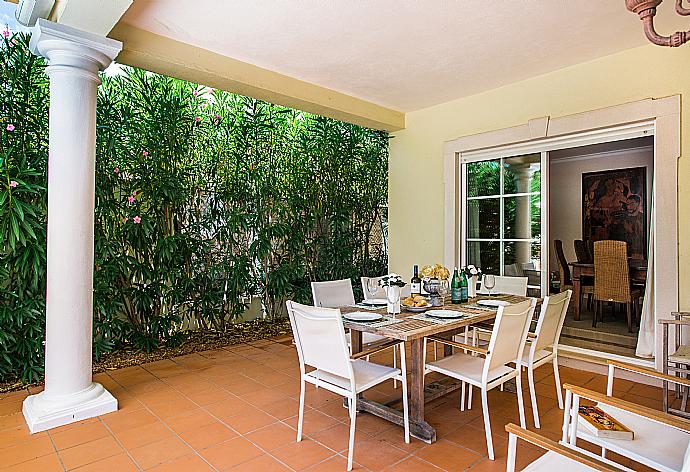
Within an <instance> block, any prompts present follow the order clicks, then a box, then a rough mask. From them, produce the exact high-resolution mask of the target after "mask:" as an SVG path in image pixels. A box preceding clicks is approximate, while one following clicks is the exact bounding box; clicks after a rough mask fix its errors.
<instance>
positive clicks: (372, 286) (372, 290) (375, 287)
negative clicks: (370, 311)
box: [364, 277, 379, 299]
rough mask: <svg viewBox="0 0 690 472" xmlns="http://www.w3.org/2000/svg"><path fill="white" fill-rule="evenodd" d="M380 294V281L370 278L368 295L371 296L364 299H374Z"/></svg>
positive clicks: (368, 280)
mask: <svg viewBox="0 0 690 472" xmlns="http://www.w3.org/2000/svg"><path fill="white" fill-rule="evenodd" d="M378 292H379V280H378V279H377V278H376V277H369V278H368V279H367V294H368V295H369V296H368V297H364V298H367V299H372V298H374V297H375V296H376V294H377V293H378Z"/></svg>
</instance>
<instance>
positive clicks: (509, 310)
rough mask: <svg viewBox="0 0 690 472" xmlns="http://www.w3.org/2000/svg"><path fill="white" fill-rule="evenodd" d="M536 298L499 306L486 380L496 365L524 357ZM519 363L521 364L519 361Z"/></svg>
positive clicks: (485, 374) (486, 368) (491, 341)
mask: <svg viewBox="0 0 690 472" xmlns="http://www.w3.org/2000/svg"><path fill="white" fill-rule="evenodd" d="M536 302H537V301H536V299H534V298H531V299H529V300H525V301H524V302H520V303H515V304H512V305H507V306H502V307H499V308H498V313H497V314H496V322H495V323H494V329H493V332H492V333H491V340H490V341H489V348H488V354H487V355H486V362H485V363H484V372H483V375H484V380H486V378H487V376H488V374H489V372H490V371H491V370H493V369H495V368H496V367H500V366H503V365H506V364H507V363H509V362H515V361H516V360H518V359H521V358H522V351H523V350H524V348H525V340H526V339H527V331H528V330H529V326H530V322H531V321H532V315H533V314H534V306H535V304H536ZM517 365H520V364H519V363H518V364H517Z"/></svg>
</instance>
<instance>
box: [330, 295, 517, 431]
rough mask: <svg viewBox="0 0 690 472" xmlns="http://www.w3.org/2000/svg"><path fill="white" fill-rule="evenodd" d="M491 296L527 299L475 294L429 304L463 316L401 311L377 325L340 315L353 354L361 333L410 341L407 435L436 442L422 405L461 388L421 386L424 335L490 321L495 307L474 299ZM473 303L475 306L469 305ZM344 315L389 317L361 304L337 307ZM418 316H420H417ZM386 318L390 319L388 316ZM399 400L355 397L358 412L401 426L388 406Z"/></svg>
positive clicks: (450, 383)
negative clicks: (385, 401)
mask: <svg viewBox="0 0 690 472" xmlns="http://www.w3.org/2000/svg"><path fill="white" fill-rule="evenodd" d="M486 298H491V299H494V300H504V301H507V302H509V303H518V302H521V301H523V300H527V298H526V297H520V296H514V295H494V296H492V297H486V296H482V297H477V298H473V299H470V300H469V301H468V302H467V303H466V304H459V305H454V304H450V303H445V304H444V305H443V306H440V307H432V308H433V309H445V310H455V311H459V312H461V313H463V314H464V315H465V316H463V317H462V318H457V319H453V320H438V321H436V320H433V319H430V318H429V317H422V318H427V319H415V317H414V316H415V315H417V313H409V312H406V311H405V310H404V308H403V312H402V313H399V314H397V315H395V322H393V323H390V324H385V326H377V325H380V323H372V324H368V323H361V322H353V321H350V320H347V319H346V318H343V324H344V326H345V327H346V328H349V329H350V336H351V343H352V354H356V353H359V352H361V351H362V333H371V334H376V335H379V336H384V337H386V338H390V339H394V340H400V341H405V342H409V344H410V358H409V359H408V360H407V365H408V367H409V369H410V382H411V384H410V389H409V395H410V402H409V421H410V434H412V435H413V436H415V437H416V438H418V439H421V440H423V441H425V442H428V443H433V442H435V441H436V430H435V429H434V427H433V426H431V425H430V424H429V423H427V422H426V421H425V419H424V404H425V402H429V401H431V400H433V399H435V398H438V397H440V396H443V395H446V394H447V393H450V392H451V391H454V390H456V389H458V388H460V382H458V381H456V380H453V379H450V378H445V379H443V380H440V381H435V382H433V383H431V384H429V385H427V386H426V388H425V385H424V338H425V337H426V336H434V335H436V336H441V337H448V338H450V337H452V336H453V335H454V334H457V333H459V332H461V331H462V332H464V330H465V328H466V327H467V326H469V325H472V324H476V323H481V322H486V321H490V320H493V319H494V318H495V317H496V311H495V310H487V309H486V308H477V307H476V302H477V301H479V300H481V299H486ZM472 305H475V307H472ZM340 311H341V313H343V314H346V313H351V312H354V311H368V312H371V313H379V314H381V315H384V316H390V315H387V313H386V307H382V308H380V309H377V310H363V309H362V308H361V307H356V306H346V307H340ZM416 318H419V317H416ZM389 321H392V320H390V319H389ZM451 353H452V348H451V347H450V346H445V354H446V355H448V354H451ZM397 401H398V400H395V401H393V402H391V403H390V404H382V403H379V402H376V401H373V400H369V399H366V398H365V397H363V396H362V398H360V399H358V400H357V409H358V411H365V412H367V413H371V414H374V415H376V416H379V417H381V418H384V419H386V420H388V421H391V422H393V423H395V424H398V425H401V426H402V425H403V414H402V412H401V411H400V410H398V409H396V408H392V406H391V405H394V404H395V403H397Z"/></svg>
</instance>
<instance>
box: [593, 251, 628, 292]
mask: <svg viewBox="0 0 690 472" xmlns="http://www.w3.org/2000/svg"><path fill="white" fill-rule="evenodd" d="M627 246H628V245H627V243H626V242H625V241H613V240H608V239H607V240H603V241H596V242H595V243H594V299H595V300H601V301H611V302H618V303H629V302H631V301H632V299H631V298H630V273H629V268H628V248H627Z"/></svg>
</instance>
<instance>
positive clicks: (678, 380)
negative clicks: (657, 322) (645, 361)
mask: <svg viewBox="0 0 690 472" xmlns="http://www.w3.org/2000/svg"><path fill="white" fill-rule="evenodd" d="M670 321H673V320H670ZM608 364H609V369H611V368H617V369H622V370H627V371H630V372H635V373H638V374H642V375H646V376H647V377H652V378H655V379H659V380H663V381H666V382H671V383H675V384H678V385H685V386H686V387H690V379H685V378H682V377H675V376H673V375H668V374H664V373H663V372H657V371H656V370H652V369H647V368H644V367H639V366H636V365H631V364H626V363H625V362H619V361H612V360H609V361H608Z"/></svg>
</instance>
